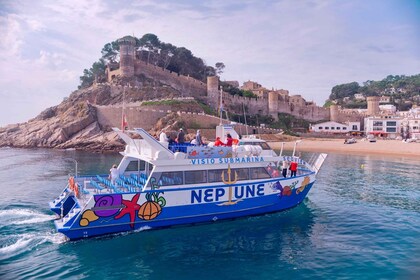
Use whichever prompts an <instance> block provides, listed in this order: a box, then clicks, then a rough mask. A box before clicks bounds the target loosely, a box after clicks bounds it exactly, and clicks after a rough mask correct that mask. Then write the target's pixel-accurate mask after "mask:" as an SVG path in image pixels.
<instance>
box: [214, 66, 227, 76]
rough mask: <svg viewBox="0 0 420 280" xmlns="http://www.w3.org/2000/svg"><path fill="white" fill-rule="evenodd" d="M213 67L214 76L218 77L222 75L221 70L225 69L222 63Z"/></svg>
mask: <svg viewBox="0 0 420 280" xmlns="http://www.w3.org/2000/svg"><path fill="white" fill-rule="evenodd" d="M215 66H216V74H217V76H219V77H220V75H221V74H222V73H223V69H225V64H224V63H223V62H217V63H216V65H215Z"/></svg>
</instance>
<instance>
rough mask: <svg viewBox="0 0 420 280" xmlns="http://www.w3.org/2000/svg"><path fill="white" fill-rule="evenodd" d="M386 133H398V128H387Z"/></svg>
mask: <svg viewBox="0 0 420 280" xmlns="http://www.w3.org/2000/svg"><path fill="white" fill-rule="evenodd" d="M386 132H397V128H396V127H387V128H386Z"/></svg>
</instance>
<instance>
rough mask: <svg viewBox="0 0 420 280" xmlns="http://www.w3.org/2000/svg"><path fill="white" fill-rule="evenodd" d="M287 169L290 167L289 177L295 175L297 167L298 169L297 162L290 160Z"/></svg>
mask: <svg viewBox="0 0 420 280" xmlns="http://www.w3.org/2000/svg"><path fill="white" fill-rule="evenodd" d="M289 169H290V172H291V174H290V177H296V172H297V169H298V164H297V162H295V161H292V162H291V163H290V167H289Z"/></svg>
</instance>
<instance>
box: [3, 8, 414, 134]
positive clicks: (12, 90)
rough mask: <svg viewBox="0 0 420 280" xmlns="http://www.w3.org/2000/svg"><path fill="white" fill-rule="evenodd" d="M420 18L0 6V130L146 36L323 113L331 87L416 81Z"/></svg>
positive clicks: (398, 13)
mask: <svg viewBox="0 0 420 280" xmlns="http://www.w3.org/2000/svg"><path fill="white" fill-rule="evenodd" d="M196 2H198V3H196ZM419 15H420V1H418V0H370V1H365V0H360V1H359V0H353V1H344V0H343V1H341V0H336V1H330V0H284V1H274V0H273V1H263V0H261V1H259V0H255V1H254V0H244V1H229V0H209V1H187V0H184V1H169V0H167V1H165V0H163V1H153V0H145V1H143V0H138V1H117V0H114V1H99V0H91V1H85V0H72V1H67V0H39V1H30V0H27V1H19V0H17V1H16V0H13V1H12V0H10V1H8V0H1V1H0V32H1V34H2V38H1V40H0V63H1V65H0V66H1V69H2V71H1V75H0V100H1V101H0V126H5V125H6V124H10V123H18V122H25V121H27V120H29V119H30V118H33V117H35V116H36V115H38V113H40V112H41V111H42V110H44V109H45V108H47V107H50V106H54V105H57V104H59V103H60V102H61V101H62V100H63V98H64V97H66V96H68V95H69V94H70V93H71V92H72V91H74V90H76V89H77V86H78V84H79V76H81V75H82V72H83V69H85V68H89V67H90V66H91V65H92V63H93V62H95V61H97V60H98V59H99V58H100V56H101V53H100V52H101V49H102V47H103V46H104V45H105V44H106V43H108V42H111V41H114V40H115V39H117V38H120V37H123V36H125V35H133V34H134V35H135V36H136V37H141V36H142V35H144V34H146V33H153V34H156V35H157V36H158V37H159V39H160V40H161V41H163V42H167V43H171V44H173V45H176V46H178V47H182V46H183V47H186V48H188V49H190V50H191V51H192V52H193V54H194V55H196V56H198V57H201V58H203V59H204V60H205V62H206V63H207V64H208V65H212V66H214V64H215V63H216V62H219V61H221V62H223V63H225V65H226V68H225V71H224V73H223V74H222V80H237V81H239V82H240V84H242V83H243V82H245V81H247V80H252V81H256V82H258V83H260V84H262V85H263V86H265V87H267V88H270V89H271V88H274V89H287V90H289V91H290V93H291V94H300V95H302V96H303V97H304V98H305V99H306V100H308V101H310V100H313V101H315V102H316V103H317V104H318V105H323V103H324V101H325V100H326V99H327V98H328V96H329V94H330V91H331V88H332V87H333V86H334V85H337V84H341V83H348V82H353V81H356V82H359V83H361V82H363V81H366V80H380V79H382V78H385V77H386V76H387V75H389V74H392V75H397V74H398V75H400V74H404V75H414V74H419V73H420V16H419Z"/></svg>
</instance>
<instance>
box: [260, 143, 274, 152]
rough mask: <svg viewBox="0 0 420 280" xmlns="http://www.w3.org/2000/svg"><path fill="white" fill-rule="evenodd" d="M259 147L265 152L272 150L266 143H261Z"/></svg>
mask: <svg viewBox="0 0 420 280" xmlns="http://www.w3.org/2000/svg"><path fill="white" fill-rule="evenodd" d="M258 145H260V146H261V148H262V149H263V150H271V148H270V146H269V145H268V144H267V143H265V142H259V143H258Z"/></svg>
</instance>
